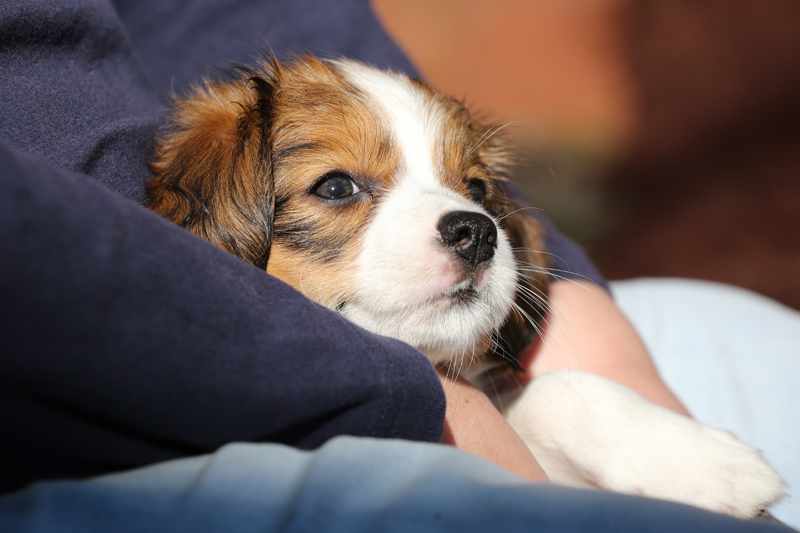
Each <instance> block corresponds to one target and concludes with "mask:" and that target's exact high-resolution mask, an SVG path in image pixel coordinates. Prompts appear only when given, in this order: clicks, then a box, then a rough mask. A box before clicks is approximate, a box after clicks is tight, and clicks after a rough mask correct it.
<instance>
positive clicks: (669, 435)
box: [506, 370, 784, 517]
mask: <svg viewBox="0 0 800 533" xmlns="http://www.w3.org/2000/svg"><path fill="white" fill-rule="evenodd" d="M506 418H507V419H508V421H509V423H510V424H511V425H512V426H513V427H514V429H516V430H517V431H518V432H519V434H520V436H521V437H522V439H523V440H524V441H525V442H526V444H528V446H529V447H530V448H531V450H532V451H533V453H534V455H535V456H536V459H537V460H538V461H539V462H540V464H541V465H542V467H543V468H544V470H545V472H547V474H548V476H550V479H551V480H553V481H554V482H556V483H563V484H566V485H573V486H578V487H600V488H604V489H608V490H613V491H616V492H623V493H629V494H637V495H641V496H648V497H652V498H659V499H664V500H672V501H677V502H682V503H687V504H690V505H696V506H698V507H703V508H705V509H709V510H711V511H716V512H721V513H727V514H731V515H734V516H739V517H753V516H756V515H758V513H759V512H760V511H761V510H763V509H765V508H766V507H768V506H769V505H771V504H773V503H775V502H776V501H778V500H779V499H780V498H781V497H782V496H783V487H784V482H783V480H782V479H781V478H780V476H779V475H778V474H777V472H775V470H774V469H773V468H772V467H771V466H770V465H769V464H767V462H766V461H765V460H764V459H763V458H762V457H761V454H760V453H759V452H758V450H756V449H754V448H752V447H750V446H748V445H747V444H744V443H743V442H741V441H739V440H738V439H737V438H736V437H734V436H733V435H731V434H730V433H728V432H725V431H721V430H718V429H714V428H711V427H708V426H704V425H703V424H700V423H698V422H695V421H693V420H691V419H689V418H686V417H683V416H680V415H678V414H676V413H673V412H672V411H669V410H668V409H664V408H663V407H660V406H657V405H655V404H653V403H650V402H648V401H647V400H645V399H644V398H642V397H641V396H639V395H638V394H636V393H635V392H633V391H632V390H630V389H628V388H626V387H623V386H622V385H619V384H617V383H615V382H613V381H611V380H608V379H605V378H601V377H598V376H594V375H591V374H585V373H582V372H573V371H569V370H561V371H557V372H551V373H548V374H545V375H544V376H542V377H540V378H537V379H536V380H534V381H533V382H532V383H531V384H530V385H529V386H528V387H527V388H526V389H525V390H524V391H523V392H522V393H521V395H520V396H519V397H518V398H516V399H515V400H514V401H513V402H512V403H511V404H510V405H509V406H508V407H507V409H506Z"/></svg>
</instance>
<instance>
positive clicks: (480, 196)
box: [467, 179, 486, 205]
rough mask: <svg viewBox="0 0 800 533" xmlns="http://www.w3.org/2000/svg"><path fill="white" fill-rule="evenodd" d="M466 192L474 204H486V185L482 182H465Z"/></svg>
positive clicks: (474, 180)
mask: <svg viewBox="0 0 800 533" xmlns="http://www.w3.org/2000/svg"><path fill="white" fill-rule="evenodd" d="M467 191H468V192H469V195H470V196H472V200H473V201H474V202H475V203H477V204H480V205H483V204H484V202H486V184H485V183H484V182H483V181H481V180H476V179H472V180H469V181H468V182H467Z"/></svg>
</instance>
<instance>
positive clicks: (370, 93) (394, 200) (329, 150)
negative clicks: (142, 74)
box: [149, 57, 545, 362]
mask: <svg viewBox="0 0 800 533" xmlns="http://www.w3.org/2000/svg"><path fill="white" fill-rule="evenodd" d="M508 164H509V159H508V153H507V151H506V149H505V148H504V147H503V145H502V143H501V142H500V141H499V138H498V137H496V136H493V135H492V131H491V130H490V129H488V128H486V127H484V126H482V125H481V124H479V123H478V122H477V121H476V120H474V119H473V117H472V116H471V115H470V114H469V112H468V111H467V110H466V109H465V108H464V106H463V105H461V104H460V103H458V102H456V101H455V100H453V99H451V98H448V97H446V96H444V95H442V94H440V93H438V92H436V91H434V90H432V89H431V88H429V87H427V86H425V85H423V84H421V83H419V82H415V81H413V80H410V79H409V78H407V77H405V76H402V75H399V74H396V73H391V72H384V71H379V70H376V69H373V68H370V67H367V66H364V65H362V64H360V63H356V62H352V61H332V62H324V61H321V60H319V59H316V58H313V57H302V58H298V59H296V60H294V61H291V62H286V63H279V62H277V61H275V60H269V61H266V62H264V63H263V64H261V65H260V66H259V68H257V69H253V70H250V69H242V70H241V71H240V75H237V76H235V77H233V78H231V79H229V80H225V81H222V82H210V83H206V84H205V85H204V86H203V87H201V88H198V89H196V90H195V91H194V93H193V94H191V95H190V96H189V97H188V98H187V99H184V100H181V101H178V102H177V103H176V104H175V107H174V110H173V112H172V114H171V116H170V119H169V124H168V127H167V129H165V131H164V134H163V135H162V137H161V139H160V140H159V143H158V146H157V150H156V157H155V161H154V163H153V165H152V168H153V172H154V178H153V180H152V182H151V183H150V186H149V194H150V204H149V207H150V208H151V209H153V210H154V211H156V212H158V213H160V214H162V215H164V216H166V217H167V218H169V219H171V220H173V221H175V222H176V223H178V224H180V225H182V226H183V227H185V228H187V229H189V230H190V231H192V232H194V233H196V234H198V235H200V236H201V237H203V238H205V239H207V240H209V241H211V242H212V243H214V244H216V245H218V246H220V247H222V248H223V249H225V250H227V251H229V252H230V253H232V254H234V255H236V256H238V257H240V258H242V259H244V260H246V261H248V262H250V263H252V264H253V265H255V266H257V267H259V268H262V269H266V270H267V271H268V272H269V273H270V274H273V275H275V276H276V277H278V278H280V279H282V280H284V281H285V282H287V283H289V284H290V285H292V286H294V287H295V288H297V289H299V290H300V291H301V292H303V293H304V294H305V295H307V296H308V297H310V298H311V299H313V300H316V301H317V302H319V303H321V304H322V305H325V306H327V307H329V308H331V309H335V310H337V311H339V312H340V313H341V314H342V315H344V316H345V317H347V318H349V319H351V320H353V321H354V322H356V323H357V324H359V325H361V326H363V327H365V328H367V329H369V330H371V331H373V332H376V333H379V334H382V335H388V336H391V337H395V338H398V339H400V340H403V341H406V342H408V343H410V344H412V345H414V346H416V347H418V348H419V349H421V350H422V351H424V352H425V353H427V354H428V356H429V357H430V358H431V359H432V360H433V361H434V362H444V361H448V360H452V359H453V358H456V357H459V356H463V355H467V356H471V355H475V356H478V355H480V354H482V353H484V352H486V350H487V348H489V345H490V339H491V336H492V334H494V333H495V332H497V331H498V329H499V328H500V327H501V326H502V325H503V324H504V322H505V321H506V318H507V317H508V316H509V312H510V310H511V308H512V306H513V305H514V299H515V294H516V295H517V300H518V305H520V304H522V305H524V306H525V310H527V311H528V312H533V313H535V314H538V315H541V309H539V308H538V307H537V305H538V304H537V303H535V302H532V301H531V299H530V297H529V295H528V297H526V296H525V295H523V294H520V291H519V290H518V287H520V286H521V287H522V292H525V291H530V290H531V287H532V286H533V285H534V284H535V285H536V287H535V288H536V290H538V291H540V293H541V294H542V295H543V288H544V287H545V283H544V280H543V278H542V279H538V278H536V276H539V277H540V275H539V274H536V275H535V276H534V278H532V277H531V276H528V275H526V276H523V277H522V278H520V276H519V274H518V272H519V271H520V270H519V268H518V267H519V264H518V263H519V261H520V260H523V261H525V262H526V263H533V265H534V266H542V264H543V260H542V259H543V258H542V255H541V254H540V253H538V252H536V250H541V246H540V243H539V241H538V232H539V229H538V227H537V226H536V225H535V222H533V220H532V219H529V218H527V217H525V216H523V215H520V214H519V213H516V214H513V215H511V212H512V211H513V206H511V205H510V203H509V201H508V200H507V198H506V196H505V195H504V194H503V191H502V189H501V187H500V183H499V182H500V180H502V179H503V176H504V173H505V172H506V171H507V167H508ZM509 234H511V235H512V237H514V238H515V239H517V241H518V242H517V243H516V244H517V245H518V246H519V245H521V246H522V247H523V248H524V249H523V250H517V251H515V250H514V249H512V244H511V242H510V240H509ZM515 254H516V258H515ZM526 272H527V270H526ZM535 278H536V279H535ZM534 279H535V283H534ZM520 298H522V301H521V302H520ZM543 302H544V300H543V299H542V300H541V302H539V303H541V304H543ZM535 307H536V309H534V308H535ZM530 326H531V325H528V328H530ZM512 336H513V335H512Z"/></svg>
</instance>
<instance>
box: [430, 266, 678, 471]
mask: <svg viewBox="0 0 800 533" xmlns="http://www.w3.org/2000/svg"><path fill="white" fill-rule="evenodd" d="M550 306H551V311H550V313H549V314H548V317H547V323H546V326H545V331H544V335H543V338H542V340H541V342H537V343H535V344H533V345H531V346H529V347H528V348H527V349H526V350H524V351H523V353H522V354H521V362H522V364H523V367H524V368H525V374H523V375H522V376H521V380H522V381H523V382H524V381H525V380H529V379H534V378H536V377H537V376H541V375H542V374H545V373H547V372H552V371H554V370H560V369H565V368H568V369H572V370H576V371H581V372H588V373H591V374H596V375H599V376H603V377H606V378H609V379H612V380H614V381H616V382H618V383H621V384H622V385H625V386H627V387H629V388H631V389H633V390H635V391H636V392H638V393H639V394H641V395H642V396H644V397H645V398H647V399H648V400H650V401H651V402H653V403H656V404H658V405H661V406H663V407H666V408H668V409H671V410H673V411H675V412H677V413H680V414H682V415H685V416H689V413H688V411H687V410H686V408H685V407H684V406H683V405H682V404H681V403H680V401H679V400H678V399H677V398H676V397H675V395H674V394H672V392H671V391H670V390H669V388H668V387H667V386H666V384H665V383H664V382H663V381H662V380H661V377H660V376H659V375H658V371H657V370H656V367H655V365H654V364H653V361H652V359H651V358H650V355H649V354H648V353H647V349H646V348H645V346H644V343H642V340H641V339H640V338H639V335H638V334H637V333H636V331H635V330H634V329H633V326H632V325H631V324H630V322H629V321H628V319H627V318H625V316H624V315H623V314H622V312H621V311H620V310H619V308H618V307H617V306H616V304H615V303H614V300H613V299H612V298H611V296H610V295H609V294H608V292H606V291H605V290H604V289H602V288H601V287H599V286H597V285H595V284H593V283H590V282H583V281H575V282H573V281H560V282H555V283H552V284H551V285H550ZM440 378H441V379H442V384H443V387H444V392H445V397H446V398H447V411H446V413H445V429H444V433H443V435H442V443H444V444H450V445H453V446H456V447H458V448H460V449H463V450H465V451H467V452H470V453H473V454H474V455H477V456H479V457H482V458H484V459H486V460H488V461H490V462H492V463H494V464H497V465H499V466H502V467H503V468H505V469H507V470H509V471H511V472H514V473H516V474H518V475H520V476H522V477H524V478H526V479H530V480H532V481H546V480H547V475H546V474H545V473H544V470H542V468H541V466H540V465H539V463H538V462H537V461H536V458H535V457H534V456H533V454H531V452H530V450H528V448H527V446H525V444H524V443H523V442H522V439H520V437H519V436H518V435H517V434H516V432H515V431H514V430H513V429H512V428H511V426H510V425H509V424H508V423H507V422H506V421H505V419H504V418H503V417H502V415H501V414H500V413H499V411H497V409H496V408H495V407H494V405H493V404H492V402H491V401H490V400H489V398H488V397H486V395H485V394H483V393H482V392H481V391H480V390H478V389H477V388H476V387H474V386H472V385H471V384H469V383H468V382H466V381H465V380H463V379H453V378H452V377H447V376H446V373H444V372H440Z"/></svg>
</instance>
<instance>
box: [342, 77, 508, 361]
mask: <svg viewBox="0 0 800 533" xmlns="http://www.w3.org/2000/svg"><path fill="white" fill-rule="evenodd" d="M338 66H339V68H340V69H341V70H342V71H343V72H344V73H345V76H346V78H347V80H348V81H349V82H350V83H352V84H353V85H355V86H356V87H358V88H359V89H360V90H361V91H363V92H364V93H365V94H367V95H368V96H369V97H370V99H371V103H372V105H374V106H376V107H377V108H378V109H379V110H380V115H381V116H384V117H386V124H385V127H386V128H387V129H388V130H389V131H390V132H391V134H392V138H393V141H394V143H395V145H396V146H397V148H398V150H399V151H400V155H401V165H400V170H399V173H400V174H399V175H398V176H395V178H396V181H397V185H396V186H395V187H393V189H392V190H391V191H390V192H389V193H388V194H386V196H385V197H384V198H383V199H382V200H381V203H380V205H379V206H378V207H377V212H376V214H375V217H374V219H373V220H372V222H371V224H370V226H369V228H367V230H366V232H365V233H364V236H363V241H362V243H361V244H362V252H361V255H360V257H359V259H358V262H357V265H356V266H357V271H358V274H357V278H356V279H357V281H356V284H357V287H356V295H355V297H354V298H352V299H351V300H350V301H348V304H347V306H346V307H345V309H344V310H343V314H344V316H346V317H347V318H349V319H350V320H352V321H353V322H355V323H357V324H359V325H361V326H362V327H364V328H366V329H368V330H370V331H373V332H375V333H379V334H381V335H387V336H390V337H394V338H397V339H400V340H403V341H405V342H407V343H409V344H411V345H413V346H416V347H417V348H419V349H420V350H422V351H423V352H425V353H426V354H427V355H428V357H430V358H431V360H432V361H433V362H434V363H441V362H445V361H448V360H452V359H455V358H457V357H463V356H471V355H473V351H474V349H475V346H476V343H477V342H478V341H480V340H481V339H482V338H484V337H485V335H486V334H488V333H490V332H491V331H493V330H494V329H496V328H498V327H499V326H501V325H502V324H503V322H504V321H505V318H506V316H507V315H508V313H509V311H510V309H511V305H512V302H513V298H514V287H515V285H516V281H517V279H516V265H515V261H514V257H513V254H512V252H511V245H510V243H509V241H508V238H507V237H506V235H505V233H504V232H502V231H498V244H497V250H496V252H495V255H494V258H493V259H492V260H491V264H490V265H489V266H488V268H487V269H486V270H485V271H484V272H483V275H482V279H481V280H479V281H480V282H479V284H478V286H477V287H476V288H477V289H478V294H479V299H478V301H477V302H475V303H472V304H470V305H464V304H458V305H453V304H451V303H450V302H449V301H448V300H447V298H446V294H447V291H449V290H452V289H454V288H458V287H459V286H460V284H461V282H462V281H463V280H462V276H461V274H460V271H459V267H458V262H457V260H456V258H455V257H454V256H453V254H452V251H450V250H447V249H446V248H445V247H444V246H443V245H442V243H441V238H440V236H439V235H438V231H437V229H436V228H437V225H438V223H439V220H440V219H441V218H442V216H443V215H445V214H447V213H450V212H452V211H473V212H477V213H482V214H484V215H486V216H489V217H490V218H491V216H490V215H489V213H488V212H487V211H486V210H485V209H483V208H482V207H480V206H479V205H477V204H475V203H474V202H471V201H469V200H467V199H466V198H464V197H463V196H461V195H459V194H457V193H455V192H454V191H452V190H451V189H449V188H447V187H445V186H444V185H443V184H442V182H441V180H440V174H441V171H442V165H441V161H439V160H437V157H439V155H438V154H436V153H435V146H436V140H437V139H438V138H440V136H441V133H442V128H443V126H444V123H445V121H444V119H445V116H444V115H443V113H442V111H441V110H439V109H437V108H436V106H435V104H431V103H430V102H429V101H427V100H426V98H425V95H424V94H423V93H422V91H421V90H420V89H419V88H418V87H415V86H414V85H413V84H412V83H411V82H410V81H409V80H408V78H406V77H404V76H400V75H397V74H393V73H387V72H382V71H378V70H374V69H370V68H366V67H364V66H362V65H359V64H355V63H349V62H340V63H338ZM495 223H496V221H495ZM476 355H477V354H476Z"/></svg>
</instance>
